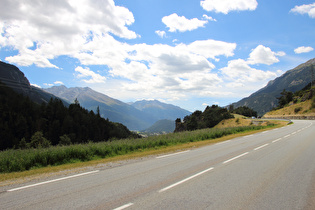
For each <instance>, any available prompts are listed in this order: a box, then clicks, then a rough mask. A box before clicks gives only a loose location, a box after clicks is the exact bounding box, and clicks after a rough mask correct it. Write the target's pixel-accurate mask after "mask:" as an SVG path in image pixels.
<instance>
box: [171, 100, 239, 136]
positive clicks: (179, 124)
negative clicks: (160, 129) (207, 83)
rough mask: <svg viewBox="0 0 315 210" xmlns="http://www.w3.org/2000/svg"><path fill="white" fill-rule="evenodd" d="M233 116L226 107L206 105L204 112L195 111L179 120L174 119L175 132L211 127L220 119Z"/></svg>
mask: <svg viewBox="0 0 315 210" xmlns="http://www.w3.org/2000/svg"><path fill="white" fill-rule="evenodd" d="M229 118H234V116H233V115H232V114H231V113H230V112H229V111H228V110H227V109H226V108H222V107H219V106H218V105H212V106H207V107H206V109H205V110H204V112H202V111H195V112H194V113H192V114H191V115H188V116H186V117H185V118H184V120H183V121H181V119H180V118H178V119H176V128H175V132H181V131H187V130H188V131H192V130H197V129H203V128H212V127H214V126H215V125H217V124H218V123H219V122H220V121H221V120H224V119H229Z"/></svg>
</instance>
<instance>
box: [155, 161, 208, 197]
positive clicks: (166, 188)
mask: <svg viewBox="0 0 315 210" xmlns="http://www.w3.org/2000/svg"><path fill="white" fill-rule="evenodd" d="M211 170H213V167H211V168H208V169H206V170H204V171H201V172H199V173H197V174H195V175H193V176H190V177H188V178H186V179H183V180H181V181H179V182H176V183H175V184H172V185H170V186H168V187H165V188H163V189H161V190H160V191H159V193H161V192H164V191H166V190H169V189H171V188H173V187H175V186H177V185H180V184H182V183H184V182H187V181H189V180H191V179H193V178H195V177H197V176H200V175H202V174H204V173H206V172H208V171H211Z"/></svg>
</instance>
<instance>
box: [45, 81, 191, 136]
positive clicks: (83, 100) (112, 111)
mask: <svg viewBox="0 0 315 210" xmlns="http://www.w3.org/2000/svg"><path fill="white" fill-rule="evenodd" d="M44 90H45V91H47V92H49V93H51V94H54V95H56V96H58V97H60V98H62V99H64V100H66V101H67V102H69V103H73V102H74V100H75V99H77V100H78V101H79V103H80V104H81V105H82V106H83V107H84V108H86V109H89V110H93V111H96V110H97V107H99V109H100V114H101V116H102V117H104V118H108V119H109V120H110V121H113V122H119V123H122V124H124V125H125V126H127V127H128V128H129V129H130V130H138V131H140V130H145V129H146V128H148V127H150V126H151V125H153V124H154V123H155V122H156V121H158V120H161V119H169V120H173V121H175V119H176V118H181V117H183V116H186V115H187V113H188V114H189V113H190V112H188V111H186V110H184V109H181V108H180V107H177V106H174V105H170V104H164V103H161V102H159V101H156V100H155V101H140V102H136V103H130V104H127V103H124V102H121V101H119V100H117V99H114V98H111V97H109V96H107V95H105V94H102V93H99V92H96V91H94V90H92V89H91V88H88V87H84V88H81V87H73V88H67V87H65V86H54V87H51V88H48V89H44Z"/></svg>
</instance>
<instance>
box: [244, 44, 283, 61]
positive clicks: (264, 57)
mask: <svg viewBox="0 0 315 210" xmlns="http://www.w3.org/2000/svg"><path fill="white" fill-rule="evenodd" d="M284 54H285V53H284V52H279V53H275V52H273V51H271V49H270V48H269V47H265V46H263V45H258V46H257V47H256V48H255V49H253V51H252V52H251V53H250V54H249V58H248V63H249V64H267V65H271V64H274V63H277V62H279V59H278V58H277V57H276V55H281V56H282V55H284Z"/></svg>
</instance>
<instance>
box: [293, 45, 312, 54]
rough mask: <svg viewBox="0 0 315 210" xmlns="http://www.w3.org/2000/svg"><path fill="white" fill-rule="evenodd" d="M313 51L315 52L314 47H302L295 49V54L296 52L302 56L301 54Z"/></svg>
mask: <svg viewBox="0 0 315 210" xmlns="http://www.w3.org/2000/svg"><path fill="white" fill-rule="evenodd" d="M313 50H314V48H313V47H305V46H301V47H298V48H296V49H294V52H295V54H301V53H308V52H311V51H313Z"/></svg>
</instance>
